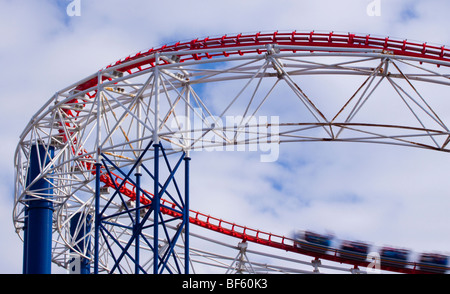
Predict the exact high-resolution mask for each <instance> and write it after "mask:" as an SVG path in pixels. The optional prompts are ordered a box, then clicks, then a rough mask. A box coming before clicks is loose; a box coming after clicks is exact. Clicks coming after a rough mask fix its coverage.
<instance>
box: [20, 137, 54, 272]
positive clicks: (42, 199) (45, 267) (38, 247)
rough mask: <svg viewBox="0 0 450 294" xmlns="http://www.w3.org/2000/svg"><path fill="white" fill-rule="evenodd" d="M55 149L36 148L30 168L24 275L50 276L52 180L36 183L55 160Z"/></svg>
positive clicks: (31, 152) (31, 158) (33, 148)
mask: <svg viewBox="0 0 450 294" xmlns="http://www.w3.org/2000/svg"><path fill="white" fill-rule="evenodd" d="M54 150H55V149H54V147H53V146H48V147H46V146H44V145H40V144H37V145H33V146H31V151H30V165H29V167H28V175H27V186H29V185H31V186H30V187H29V191H30V194H34V195H27V197H26V200H27V205H28V206H27V207H26V211H25V215H26V220H25V227H24V229H25V231H24V264H23V273H24V274H50V273H51V259H52V221H53V203H52V194H53V187H52V186H53V180H52V178H51V177H42V178H40V179H37V178H38V177H39V176H40V175H41V173H42V169H43V168H45V167H46V166H47V165H48V164H49V163H50V162H51V160H52V158H53V156H54Z"/></svg>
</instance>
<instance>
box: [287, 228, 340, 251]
mask: <svg viewBox="0 0 450 294" xmlns="http://www.w3.org/2000/svg"><path fill="white" fill-rule="evenodd" d="M331 239H332V236H330V235H322V234H318V233H314V232H311V231H305V232H297V233H296V235H295V246H296V247H297V248H301V249H304V250H308V251H313V252H319V253H325V252H326V251H327V250H328V248H329V247H330V245H331Z"/></svg>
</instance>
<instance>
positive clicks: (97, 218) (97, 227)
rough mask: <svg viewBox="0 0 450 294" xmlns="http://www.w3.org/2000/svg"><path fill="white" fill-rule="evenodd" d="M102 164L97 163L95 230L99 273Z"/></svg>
mask: <svg viewBox="0 0 450 294" xmlns="http://www.w3.org/2000/svg"><path fill="white" fill-rule="evenodd" d="M101 166H102V164H101V163H96V164H95V219H94V222H95V232H94V274H98V257H99V256H98V250H99V248H98V242H99V234H100V168H101Z"/></svg>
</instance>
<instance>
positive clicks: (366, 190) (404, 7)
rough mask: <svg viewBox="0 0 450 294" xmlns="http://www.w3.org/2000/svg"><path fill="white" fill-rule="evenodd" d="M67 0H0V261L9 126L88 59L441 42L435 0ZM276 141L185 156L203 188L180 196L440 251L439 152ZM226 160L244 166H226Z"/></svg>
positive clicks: (25, 118) (5, 250)
mask: <svg viewBox="0 0 450 294" xmlns="http://www.w3.org/2000/svg"><path fill="white" fill-rule="evenodd" d="M71 2H72V1H69V0H40V1H29V0H0V37H1V40H2V41H1V42H0V65H1V69H2V70H1V71H0V86H1V87H0V88H1V92H0V99H1V100H0V101H1V104H2V107H1V108H0V112H1V115H0V123H1V124H0V125H1V134H2V144H1V146H0V152H1V153H0V154H1V156H0V166H1V169H0V170H1V180H0V189H1V190H0V191H1V192H0V195H1V197H2V201H1V202H0V218H1V225H0V233H1V235H2V242H1V243H0V244H1V245H0V246H1V247H0V258H1V261H0V273H20V272H21V271H22V244H21V241H20V240H19V238H18V237H17V235H16V234H15V232H14V227H13V224H12V205H13V193H14V188H13V179H14V166H13V157H14V150H15V147H16V145H17V142H18V138H19V135H20V133H21V131H22V130H23V129H24V127H25V126H26V124H27V123H28V122H29V119H30V118H31V117H32V115H33V114H34V113H35V112H36V111H37V110H38V109H39V108H40V107H41V106H42V105H43V104H44V103H45V102H46V101H47V100H48V99H49V98H50V97H51V96H52V95H53V94H54V93H55V92H56V91H58V90H59V89H62V88H64V87H65V86H68V85H69V84H72V83H74V82H76V81H78V80H80V79H82V78H84V77H86V76H87V75H90V74H91V73H93V72H95V71H97V70H99V69H100V68H102V67H104V66H106V65H108V64H110V63H112V62H114V61H116V60H118V59H121V58H123V57H126V56H128V55H130V54H133V53H136V52H137V51H140V50H144V49H148V48H151V47H157V46H158V45H161V44H165V43H173V42H176V41H178V40H190V39H195V38H198V37H206V36H216V35H222V34H233V33H240V32H258V31H275V30H283V31H285V30H298V31H302V30H317V31H336V32H357V33H364V34H372V35H380V36H391V37H398V38H405V39H408V40H419V41H426V42H429V43H436V44H442V45H446V44H450V34H449V32H448V27H449V24H450V23H449V22H450V21H449V20H448V15H447V13H448V11H449V9H450V2H448V1H446V0H428V1H418V0H380V1H379V3H380V6H379V7H377V8H378V9H379V12H380V13H379V15H372V16H371V15H370V14H368V12H367V6H368V5H369V4H371V3H373V1H371V0H339V1H333V0H316V1H303V0H279V1H266V0H244V1H243V0H239V1H237V0H236V1H235V0H231V1H201V0H191V1H179V0H173V1H152V0H128V1H124V0H80V1H79V4H80V5H79V7H78V8H79V9H80V10H79V12H80V14H79V15H74V16H69V15H68V14H67V10H66V8H67V6H68V5H69V4H70V3H71ZM281 152H285V155H284V156H285V157H283V156H280V157H282V158H283V159H281V160H279V161H278V162H275V163H272V164H267V163H266V164H265V163H261V162H259V161H258V158H256V157H252V156H245V154H229V153H226V154H223V155H222V156H221V160H218V159H217V158H214V157H217V156H216V155H215V154H214V153H209V154H205V155H202V156H198V160H195V158H194V160H193V162H192V166H193V174H194V175H196V174H197V175H198V176H197V178H195V176H194V177H193V187H194V188H193V192H194V194H195V193H197V194H198V195H203V196H198V198H197V199H194V198H193V199H192V204H191V208H192V209H194V210H200V211H201V212H205V213H211V214H212V215H215V214H216V215H217V217H223V218H224V219H227V220H230V221H236V222H237V223H242V224H246V225H248V226H250V227H255V228H259V229H262V230H267V231H272V232H274V233H280V234H289V233H290V232H291V231H292V230H294V229H295V228H303V229H313V230H317V231H332V232H334V233H335V234H336V235H338V236H341V237H342V238H354V239H361V240H367V241H370V242H373V243H376V244H381V245H383V244H392V245H398V246H401V247H408V248H411V249H413V250H418V251H422V250H437V251H442V252H448V251H450V250H448V244H450V231H449V229H448V225H447V224H448V223H449V222H450V216H449V214H448V213H447V211H448V209H449V208H450V198H449V192H448V191H449V184H448V173H447V170H446V167H447V166H448V164H449V163H450V157H449V156H448V155H446V154H443V153H434V152H430V151H423V150H412V149H406V150H405V149H402V148H392V147H389V146H381V147H380V146H369V145H365V146H360V145H358V147H355V148H353V147H349V145H340V144H305V145H296V146H294V147H292V146H287V147H284V146H283V147H282V149H281ZM381 154H382V155H381ZM380 156H381V157H380ZM214 160H216V161H214ZM211 162H214V164H211ZM236 162H240V163H244V164H245V165H247V164H248V166H251V167H252V168H249V169H239V170H238V169H237V168H236V166H237V165H236ZM205 168H208V170H209V172H208V173H207V174H205V173H204V172H203V171H204V169H205ZM243 179H244V180H243ZM196 183H198V185H195V184H196ZM299 190H301V191H302V193H299ZM207 191H214V195H215V196H214V197H205V196H204V195H205V194H206V193H207ZM262 194H263V196H262ZM193 197H194V196H193ZM218 207H221V208H222V209H221V210H217V208H218ZM230 218H231V219H230Z"/></svg>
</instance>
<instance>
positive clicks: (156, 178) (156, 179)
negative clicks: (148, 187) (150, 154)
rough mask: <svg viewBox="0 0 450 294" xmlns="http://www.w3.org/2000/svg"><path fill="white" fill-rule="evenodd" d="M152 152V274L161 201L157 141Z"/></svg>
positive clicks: (156, 262) (156, 257)
mask: <svg viewBox="0 0 450 294" xmlns="http://www.w3.org/2000/svg"><path fill="white" fill-rule="evenodd" d="M153 146H154V152H155V159H154V173H153V177H154V179H153V181H154V185H153V187H154V188H153V194H154V195H153V200H152V206H153V211H154V216H153V223H154V226H153V274H158V268H159V250H158V249H159V246H158V245H159V244H158V243H159V241H158V237H159V232H158V229H159V228H158V227H159V211H160V201H161V199H160V198H161V195H159V147H160V145H159V144H158V143H156V144H154V145H153Z"/></svg>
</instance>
